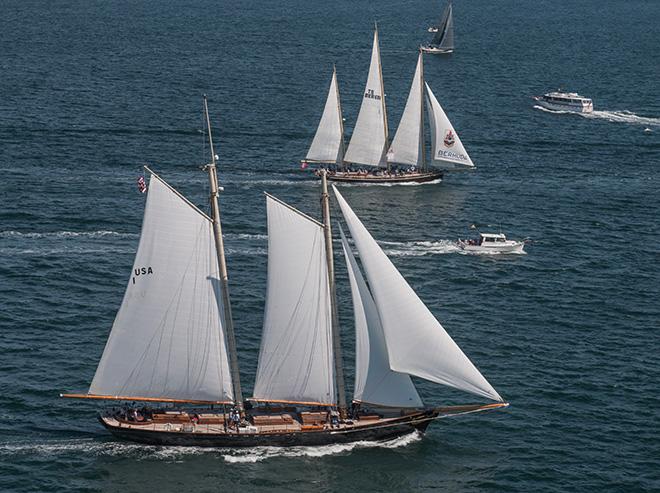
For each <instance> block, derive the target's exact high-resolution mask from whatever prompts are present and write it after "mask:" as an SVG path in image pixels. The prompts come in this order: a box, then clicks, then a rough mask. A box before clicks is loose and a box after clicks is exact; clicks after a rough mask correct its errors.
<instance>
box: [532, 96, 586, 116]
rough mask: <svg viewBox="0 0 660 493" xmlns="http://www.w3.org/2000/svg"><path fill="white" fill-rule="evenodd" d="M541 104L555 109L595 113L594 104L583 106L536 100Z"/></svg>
mask: <svg viewBox="0 0 660 493" xmlns="http://www.w3.org/2000/svg"><path fill="white" fill-rule="evenodd" d="M536 102H537V104H538V105H539V106H542V107H543V108H547V109H549V110H553V111H572V112H574V113H593V111H594V107H593V106H582V105H572V104H556V103H550V102H548V101H543V100H542V99H537V100H536Z"/></svg>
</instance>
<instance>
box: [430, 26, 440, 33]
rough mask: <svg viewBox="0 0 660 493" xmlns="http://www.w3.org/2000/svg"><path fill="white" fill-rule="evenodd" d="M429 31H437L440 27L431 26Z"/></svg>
mask: <svg viewBox="0 0 660 493" xmlns="http://www.w3.org/2000/svg"><path fill="white" fill-rule="evenodd" d="M427 31H428V32H430V33H437V32H438V28H437V27H436V26H431V27H429V28H428V29H427Z"/></svg>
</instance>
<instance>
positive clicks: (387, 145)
mask: <svg viewBox="0 0 660 493" xmlns="http://www.w3.org/2000/svg"><path fill="white" fill-rule="evenodd" d="M374 26H375V29H376V43H378V72H379V75H380V93H381V94H382V95H383V97H382V98H381V101H382V106H383V128H384V129H385V149H384V152H385V162H386V163H387V172H388V173H389V171H390V163H389V161H388V160H387V151H388V150H389V148H390V139H389V137H388V135H389V131H388V128H387V109H386V107H385V86H384V84H383V64H382V62H381V59H380V38H379V37H378V23H377V22H374Z"/></svg>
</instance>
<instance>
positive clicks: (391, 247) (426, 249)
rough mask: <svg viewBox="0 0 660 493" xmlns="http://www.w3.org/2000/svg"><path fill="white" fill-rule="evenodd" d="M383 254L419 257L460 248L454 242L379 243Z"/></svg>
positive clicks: (450, 251) (454, 250) (451, 251)
mask: <svg viewBox="0 0 660 493" xmlns="http://www.w3.org/2000/svg"><path fill="white" fill-rule="evenodd" d="M379 243H380V244H381V245H382V246H383V247H384V248H383V249H384V250H385V253H386V254H387V255H390V256H392V257H421V256H424V255H438V254H445V253H453V252H456V251H459V250H460V248H459V247H458V245H457V244H456V242H455V241H451V240H438V241H407V242H398V241H380V242H379Z"/></svg>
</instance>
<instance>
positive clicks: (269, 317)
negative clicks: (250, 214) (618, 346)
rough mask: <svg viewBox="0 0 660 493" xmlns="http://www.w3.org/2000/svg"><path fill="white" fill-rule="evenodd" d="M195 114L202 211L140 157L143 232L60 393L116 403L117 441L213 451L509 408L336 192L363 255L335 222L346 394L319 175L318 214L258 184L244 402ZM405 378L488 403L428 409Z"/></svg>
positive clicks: (213, 174)
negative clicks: (260, 287) (80, 387)
mask: <svg viewBox="0 0 660 493" xmlns="http://www.w3.org/2000/svg"><path fill="white" fill-rule="evenodd" d="M204 111H205V114H206V126H207V129H208V137H209V144H210V151H211V163H210V164H208V165H206V166H205V169H206V171H207V172H208V176H209V181H210V197H209V199H210V206H211V207H210V209H211V211H210V215H208V214H207V213H205V212H203V211H202V210H200V209H199V208H197V207H196V206H195V205H193V204H192V202H190V201H189V200H187V199H186V198H185V197H184V196H183V195H181V194H180V193H179V192H177V191H176V190H175V189H174V188H172V187H171V186H170V185H169V184H167V183H166V182H165V181H164V180H163V179H162V178H161V177H159V176H158V175H156V174H155V173H154V172H153V171H151V170H149V169H148V168H146V169H147V171H148V173H149V175H150V178H149V185H148V195H147V200H146V205H145V212H144V219H143V224H142V233H141V236H140V242H139V246H138V250H137V253H136V256H135V262H134V264H133V269H132V271H131V276H130V278H129V281H128V285H127V288H126V293H125V295H124V299H123V301H122V304H121V307H120V308H119V311H118V313H117V316H116V318H115V321H114V324H113V326H112V330H111V332H110V336H109V339H108V341H107V344H106V347H105V350H104V352H103V356H102V357H101V361H100V363H99V365H98V368H97V370H96V374H95V375H94V378H93V380H92V384H91V386H90V388H89V391H88V393H87V394H64V395H62V396H63V397H72V398H83V399H102V400H109V401H123V402H124V404H123V406H121V407H115V408H113V409H108V410H107V411H105V412H103V413H102V414H101V415H100V417H99V419H100V421H101V423H102V424H103V426H105V427H106V428H107V429H108V430H109V431H110V432H111V433H112V434H114V435H115V436H117V437H120V438H123V439H128V440H133V441H137V442H142V443H149V444H159V445H188V446H190V445H197V446H219V447H225V446H228V447H249V446H257V445H274V446H290V445H321V444H328V443H343V442H354V441H359V440H383V439H390V438H394V437H397V436H401V435H404V434H408V433H411V432H414V431H415V430H418V431H420V432H423V431H424V430H425V429H426V428H427V426H428V425H429V423H430V422H431V421H433V420H434V419H436V418H438V417H443V416H451V415H455V414H465V413H472V412H479V411H485V410H490V409H496V408H502V407H505V406H507V405H508V404H507V403H505V402H504V401H503V399H502V398H501V397H500V395H499V394H498V393H497V392H496V391H495V389H494V388H493V387H492V386H491V385H490V384H489V383H488V382H487V381H486V379H485V378H484V377H483V376H482V375H481V373H480V372H479V371H478V370H477V368H476V367H475V366H474V365H473V364H472V363H471V361H470V360H469V359H468V358H467V356H465V354H464V353H463V352H462V351H461V349H460V348H459V347H458V346H457V345H456V343H455V342H454V341H453V340H452V339H451V337H450V336H449V335H448V334H447V332H445V330H444V329H443V327H442V326H441V325H440V323H439V322H438V320H437V319H436V318H435V317H434V316H433V314H432V313H431V312H430V311H429V309H428V308H427V307H426V306H425V305H424V303H423V302H422V301H421V300H420V299H419V298H418V297H417V295H416V294H415V292H414V291H413V289H412V288H411V287H410V285H409V284H408V283H407V282H406V281H405V279H404V278H403V276H402V275H401V274H400V273H399V272H398V270H397V269H396V267H395V266H394V265H393V264H392V262H391V261H390V260H389V259H388V258H387V256H386V255H385V253H384V252H383V250H382V249H381V248H380V247H379V246H378V243H376V241H375V240H374V238H373V237H372V236H371V235H370V234H369V232H368V231H367V229H366V228H365V227H364V225H363V224H362V222H361V221H360V220H359V219H358V217H357V216H356V215H355V213H354V212H353V210H352V209H351V208H350V206H349V205H348V203H347V202H346V200H344V198H343V197H342V196H341V194H339V192H338V191H337V190H336V189H335V190H334V192H335V196H336V198H337V201H338V203H339V207H340V209H341V212H342V215H343V217H344V220H345V223H346V225H347V228H348V231H349V232H350V235H351V237H352V238H353V241H354V243H355V247H356V249H357V251H358V253H359V260H360V261H361V263H362V268H360V265H358V261H357V259H356V258H355V256H354V254H353V251H352V249H351V246H350V245H349V243H348V241H347V239H346V236H345V235H344V233H343V232H342V233H341V241H342V246H343V250H344V257H345V259H346V264H347V267H348V273H349V279H350V287H351V292H352V299H353V308H354V320H355V330H356V374H355V384H354V392H353V400H352V403H351V405H350V406H348V405H347V403H346V390H345V385H344V373H343V364H342V357H341V345H340V335H339V324H338V316H337V303H336V296H335V283H334V263H333V258H334V256H333V248H332V232H331V228H330V205H329V195H328V190H327V182H326V179H325V173H323V174H322V194H321V199H322V200H321V202H322V217H323V221H322V222H319V221H317V220H316V219H313V218H312V217H310V216H308V215H306V214H304V213H302V212H300V211H298V210H297V209H295V208H293V207H292V206H290V205H288V204H286V203H284V202H282V201H281V200H279V199H277V198H275V197H273V196H271V195H268V194H266V209H267V221H268V282H267V296H266V306H265V316H264V324H263V335H262V340H261V350H260V354H259V361H258V368H257V374H256V381H255V384H254V392H253V397H252V398H250V399H247V400H246V401H244V399H243V393H242V390H241V381H240V373H239V368H238V359H237V356H236V342H235V336H234V328H233V318H232V311H231V301H230V296H229V291H228V283H227V267H226V262H225V254H224V246H223V236H222V229H221V228H222V226H221V221H220V208H219V205H218V194H219V190H221V188H220V187H219V186H218V179H217V167H216V159H217V157H216V156H215V153H214V148H213V140H212V137H211V124H210V120H209V117H208V106H207V102H206V98H204ZM363 272H364V274H363ZM411 376H416V377H420V378H424V379H427V380H430V381H432V382H436V383H440V384H443V385H447V386H450V387H455V388H457V389H461V390H464V391H467V392H470V393H472V394H476V395H478V396H480V397H482V398H485V399H490V400H492V401H495V403H491V404H474V405H464V406H453V407H428V406H425V405H424V403H423V402H422V399H421V398H420V396H419V394H418V393H417V390H416V389H415V386H414V385H413V383H412V381H411ZM154 403H159V405H160V406H161V407H157V406H156V404H154Z"/></svg>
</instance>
